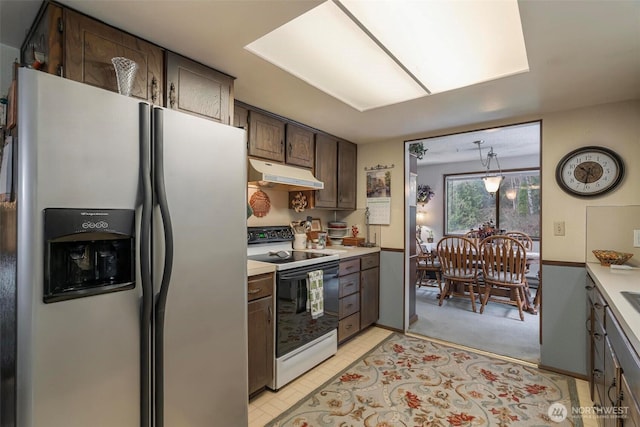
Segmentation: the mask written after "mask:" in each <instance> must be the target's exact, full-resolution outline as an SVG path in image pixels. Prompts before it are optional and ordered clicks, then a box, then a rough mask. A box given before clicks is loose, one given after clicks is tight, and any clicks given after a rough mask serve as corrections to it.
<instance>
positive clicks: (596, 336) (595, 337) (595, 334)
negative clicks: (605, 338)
mask: <svg viewBox="0 0 640 427" xmlns="http://www.w3.org/2000/svg"><path fill="white" fill-rule="evenodd" d="M593 338H594V339H596V340H598V341H600V340H601V339H602V335H601V334H599V333H597V332H596V333H594V334H593Z"/></svg>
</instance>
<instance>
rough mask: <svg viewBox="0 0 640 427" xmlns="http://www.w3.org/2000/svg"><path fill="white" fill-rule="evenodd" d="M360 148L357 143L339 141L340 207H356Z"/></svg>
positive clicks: (338, 179)
mask: <svg viewBox="0 0 640 427" xmlns="http://www.w3.org/2000/svg"><path fill="white" fill-rule="evenodd" d="M357 156H358V149H357V146H356V145H355V144H352V143H350V142H347V141H338V171H337V173H338V177H337V181H338V200H337V202H336V206H337V207H338V208H340V209H355V208H356V167H357Z"/></svg>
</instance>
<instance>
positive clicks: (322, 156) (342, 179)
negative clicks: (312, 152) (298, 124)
mask: <svg viewBox="0 0 640 427" xmlns="http://www.w3.org/2000/svg"><path fill="white" fill-rule="evenodd" d="M356 162H357V147H356V145H355V144H352V143H350V142H347V141H342V140H338V139H336V138H333V137H331V136H329V135H325V134H318V135H317V136H316V168H315V171H316V178H318V179H319V180H320V181H322V182H324V189H323V190H316V192H315V207H316V208H332V209H355V208H356V166H357V163H356Z"/></svg>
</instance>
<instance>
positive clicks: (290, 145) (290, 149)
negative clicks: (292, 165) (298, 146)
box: [289, 143, 293, 157]
mask: <svg viewBox="0 0 640 427" xmlns="http://www.w3.org/2000/svg"><path fill="white" fill-rule="evenodd" d="M292 154H293V144H291V143H289V157H291V155H292Z"/></svg>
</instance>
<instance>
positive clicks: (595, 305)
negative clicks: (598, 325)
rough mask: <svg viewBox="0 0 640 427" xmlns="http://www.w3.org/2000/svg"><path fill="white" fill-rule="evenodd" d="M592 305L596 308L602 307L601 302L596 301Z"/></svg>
mask: <svg viewBox="0 0 640 427" xmlns="http://www.w3.org/2000/svg"><path fill="white" fill-rule="evenodd" d="M593 306H594V307H595V308H597V309H598V310H602V308H603V306H602V304H600V303H599V302H597V303H595V304H593Z"/></svg>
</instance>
